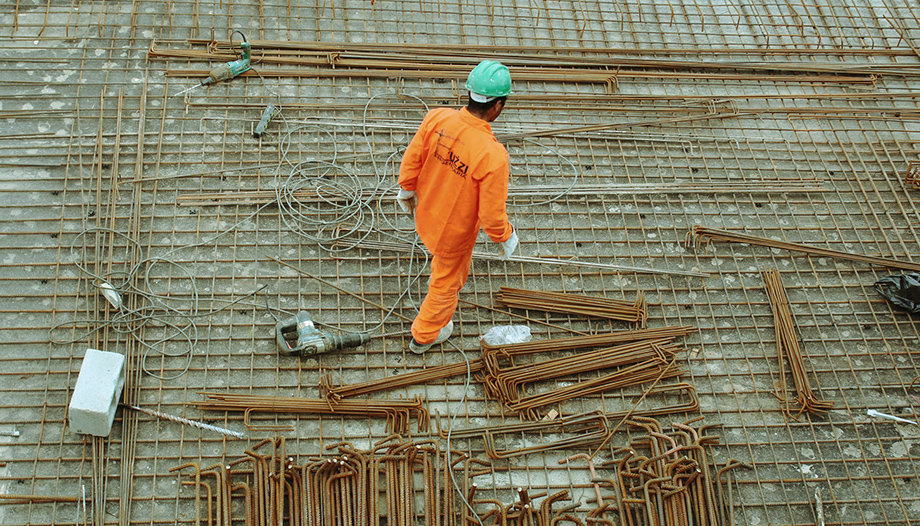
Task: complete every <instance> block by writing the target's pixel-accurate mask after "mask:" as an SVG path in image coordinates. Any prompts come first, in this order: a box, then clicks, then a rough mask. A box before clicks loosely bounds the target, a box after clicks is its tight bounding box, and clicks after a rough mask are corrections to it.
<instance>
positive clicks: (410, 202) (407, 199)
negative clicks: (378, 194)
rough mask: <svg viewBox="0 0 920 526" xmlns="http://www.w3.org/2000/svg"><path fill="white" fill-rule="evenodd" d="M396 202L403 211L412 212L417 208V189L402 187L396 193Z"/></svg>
mask: <svg viewBox="0 0 920 526" xmlns="http://www.w3.org/2000/svg"><path fill="white" fill-rule="evenodd" d="M396 203H397V204H399V208H400V209H401V210H402V211H403V212H405V213H407V214H411V213H412V212H413V211H414V210H415V190H403V189H402V188H400V189H399V193H397V194H396Z"/></svg>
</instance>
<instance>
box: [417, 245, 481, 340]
mask: <svg viewBox="0 0 920 526" xmlns="http://www.w3.org/2000/svg"><path fill="white" fill-rule="evenodd" d="M472 259H473V254H472V251H471V252H470V253H468V254H462V255H459V256H449V257H440V256H432V257H431V279H430V280H429V282H428V294H426V295H425V301H423V302H422V307H421V308H420V309H419V312H418V316H416V317H415V321H413V322H412V337H413V338H415V341H416V342H418V343H420V344H426V343H431V342H433V341H435V339H437V337H438V331H440V330H441V329H442V328H443V327H444V326H445V325H447V323H448V322H449V321H450V319H451V318H453V317H454V311H456V310H457V299H458V298H457V293H458V292H460V289H462V288H463V285H464V284H465V283H466V278H467V277H469V275H470V262H471V261H472Z"/></svg>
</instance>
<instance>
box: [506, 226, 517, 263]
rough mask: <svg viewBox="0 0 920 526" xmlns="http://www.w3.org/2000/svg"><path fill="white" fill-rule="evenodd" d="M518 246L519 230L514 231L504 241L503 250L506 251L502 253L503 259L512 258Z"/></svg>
mask: <svg viewBox="0 0 920 526" xmlns="http://www.w3.org/2000/svg"><path fill="white" fill-rule="evenodd" d="M517 246H518V235H517V231H512V232H511V237H509V238H508V240H507V241H503V242H502V250H503V251H504V253H503V254H502V259H504V260H508V259H511V254H513V253H514V251H515V250H516V249H517Z"/></svg>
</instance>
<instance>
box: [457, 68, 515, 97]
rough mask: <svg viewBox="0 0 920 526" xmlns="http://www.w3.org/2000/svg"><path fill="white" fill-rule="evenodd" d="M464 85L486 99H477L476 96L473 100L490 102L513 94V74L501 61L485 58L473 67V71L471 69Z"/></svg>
mask: <svg viewBox="0 0 920 526" xmlns="http://www.w3.org/2000/svg"><path fill="white" fill-rule="evenodd" d="M464 87H465V88H466V89H468V90H470V92H472V93H475V94H476V95H479V96H480V98H482V99H484V100H477V98H476V97H473V100H476V101H477V102H488V101H489V100H491V99H494V98H496V97H507V96H508V95H510V94H511V74H510V73H508V68H507V67H506V66H505V65H503V64H502V63H501V62H496V61H494V60H483V61H482V62H480V63H479V64H478V65H477V66H476V67H475V68H473V71H470V76H469V77H467V79H466V84H465V85H464Z"/></svg>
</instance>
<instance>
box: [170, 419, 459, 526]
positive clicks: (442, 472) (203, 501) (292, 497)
mask: <svg viewBox="0 0 920 526" xmlns="http://www.w3.org/2000/svg"><path fill="white" fill-rule="evenodd" d="M267 444H271V445H272V448H271V451H270V452H267V453H265V454H262V453H260V452H259V450H260V449H261V448H263V447H264V446H266V445H267ZM326 449H327V450H335V451H336V453H335V454H334V455H332V456H327V457H313V458H309V459H307V460H306V462H305V463H303V464H301V465H297V464H296V463H295V459H294V457H291V456H287V454H286V448H285V441H284V438H283V437H282V438H277V439H275V440H265V441H263V442H261V443H260V444H258V445H256V446H255V447H253V448H252V449H251V450H247V451H246V454H245V456H244V457H242V458H240V459H237V460H234V461H231V462H229V463H227V464H217V465H214V466H210V467H206V468H199V466H198V465H196V464H194V463H189V464H184V465H181V466H176V467H174V468H172V469H171V470H170V471H173V472H186V473H187V474H188V475H189V476H190V477H192V478H193V480H192V481H182V484H183V485H185V486H194V490H195V509H196V524H199V525H202V524H208V525H209V526H210V525H213V524H217V525H218V526H230V525H231V524H247V525H253V526H255V525H280V524H290V525H292V526H377V525H379V524H392V525H399V526H408V525H415V524H421V523H424V524H425V525H426V526H454V525H456V524H457V517H456V510H455V506H454V500H453V499H454V493H453V491H454V490H453V486H452V485H451V480H450V471H449V467H448V463H449V462H450V461H451V459H450V454H449V453H448V452H444V451H441V450H440V449H439V447H438V445H437V443H436V442H434V441H422V442H404V441H402V440H401V439H400V438H399V437H397V436H393V437H390V438H388V439H385V440H383V441H381V442H378V443H377V444H375V445H374V448H373V449H370V450H360V449H357V448H355V447H354V446H353V445H352V444H349V443H347V442H342V443H338V444H332V445H329V446H327V447H326ZM189 470H191V471H189ZM419 496H420V497H421V500H417V498H418V497H419Z"/></svg>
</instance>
